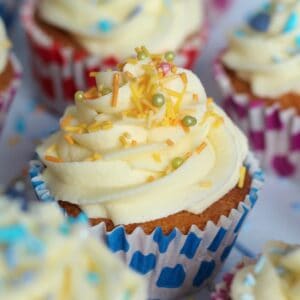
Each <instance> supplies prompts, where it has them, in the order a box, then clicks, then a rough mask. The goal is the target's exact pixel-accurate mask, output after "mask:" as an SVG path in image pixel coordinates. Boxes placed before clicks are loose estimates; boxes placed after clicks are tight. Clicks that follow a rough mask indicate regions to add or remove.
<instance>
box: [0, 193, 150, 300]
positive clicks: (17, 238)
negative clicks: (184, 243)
mask: <svg viewBox="0 0 300 300" xmlns="http://www.w3.org/2000/svg"><path fill="white" fill-rule="evenodd" d="M82 220H83V219H82V218H81V219H78V220H75V219H69V220H63V217H62V215H61V212H60V210H59V208H58V207H57V206H56V205H55V204H47V205H46V204H43V205H41V204H39V205H35V206H32V207H31V208H30V210H29V211H27V212H26V213H23V212H21V211H20V210H19V209H18V207H17V205H14V204H13V203H11V202H9V201H6V200H5V199H3V198H0V241H1V243H0V262H1V269H0V281H1V289H0V297H1V298H5V299H24V300H27V299H28V300H29V299H50V298H51V299H66V300H71V299H72V300H73V299H83V298H84V297H86V298H87V299H104V300H105V299H135V300H142V299H146V295H145V293H146V289H145V283H144V282H143V280H142V279H141V278H140V277H138V275H136V274H134V273H133V272H132V271H130V270H128V269H127V268H125V266H124V265H123V264H122V263H121V262H119V261H118V260H116V259H115V258H114V257H113V256H112V255H111V254H110V253H109V252H108V250H107V249H106V248H105V247H104V246H103V245H101V244H100V243H99V242H98V241H96V240H95V239H94V238H92V237H89V235H88V232H87V228H86V226H85V225H84V222H83V223H82Z"/></svg>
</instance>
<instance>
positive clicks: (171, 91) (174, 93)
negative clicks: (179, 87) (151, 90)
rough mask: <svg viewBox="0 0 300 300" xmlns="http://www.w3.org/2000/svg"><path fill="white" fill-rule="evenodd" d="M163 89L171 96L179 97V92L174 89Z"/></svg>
mask: <svg viewBox="0 0 300 300" xmlns="http://www.w3.org/2000/svg"><path fill="white" fill-rule="evenodd" d="M164 90H165V91H166V92H167V93H168V94H169V95H170V96H173V97H175V98H180V97H181V93H178V92H176V91H173V90H171V89H168V88H164Z"/></svg>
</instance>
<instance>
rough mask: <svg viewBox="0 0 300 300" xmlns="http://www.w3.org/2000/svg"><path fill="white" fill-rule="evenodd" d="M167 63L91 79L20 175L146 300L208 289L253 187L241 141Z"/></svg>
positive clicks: (129, 66) (142, 54) (146, 61)
mask: <svg viewBox="0 0 300 300" xmlns="http://www.w3.org/2000/svg"><path fill="white" fill-rule="evenodd" d="M173 58H174V53H172V52H166V53H165V54H163V55H158V54H151V53H149V51H148V50H147V49H146V48H137V55H136V57H135V58H130V59H128V60H127V62H124V63H123V64H122V65H121V66H120V69H119V70H117V71H106V72H99V73H95V74H94V77H95V81H96V84H95V86H94V87H93V88H91V89H90V90H88V91H86V92H83V91H78V92H77V93H76V96H75V106H70V107H68V108H67V109H66V111H65V114H64V116H63V117H62V119H61V121H60V130H59V131H58V132H57V133H55V134H53V135H52V136H50V137H49V138H48V139H47V140H45V141H44V142H43V144H41V145H40V146H39V147H38V149H37V153H38V157H39V159H40V161H33V162H32V163H31V170H30V175H31V177H32V184H33V186H34V188H35V191H36V192H37V195H38V197H39V198H40V199H41V200H43V201H51V200H55V201H58V202H59V204H60V205H61V206H62V207H63V208H64V209H65V210H66V213H67V214H68V215H71V216H76V215H78V214H79V213H81V211H84V212H85V213H86V214H87V215H88V217H89V219H90V223H91V225H93V228H92V231H93V233H94V234H95V235H97V236H98V238H100V239H103V240H105V241H106V243H107V245H108V247H109V248H110V249H111V250H112V251H113V252H115V253H116V254H117V255H118V256H120V257H121V258H122V259H124V261H126V263H127V264H128V265H129V266H131V267H132V268H133V269H135V270H136V271H138V272H140V273H141V274H143V275H145V277H146V278H147V279H148V282H149V297H150V298H154V299H157V298H163V299H174V298H176V297H179V296H181V295H183V294H186V293H189V292H192V291H194V290H197V289H199V288H201V287H203V286H204V285H205V284H207V283H208V282H209V281H210V280H211V279H212V277H213V275H214V274H215V272H216V271H217V270H218V268H219V266H220V265H221V263H222V262H223V261H224V259H225V258H226V257H227V255H228V254H229V252H230V249H231V247H232V245H233V243H234V241H235V239H236V237H237V233H238V231H239V229H240V226H241V224H242V223H243V221H244V219H245V217H246V215H247V214H248V212H249V211H250V210H251V208H252V206H253V205H254V203H255V202H256V199H257V192H258V189H259V187H260V185H261V181H262V174H261V171H260V170H259V168H258V165H257V162H256V161H255V160H254V158H253V157H252V156H251V154H249V152H248V145H247V141H246V138H245V137H244V135H243V134H242V133H241V132H240V130H239V129H238V128H237V127H236V126H235V125H234V124H233V123H232V122H231V120H230V119H229V118H228V117H227V116H226V114H225V113H224V112H223V111H222V110H221V109H220V108H219V107H218V106H217V105H216V104H215V103H214V102H213V101H212V99H210V98H207V96H206V94H205V91H204V88H203V86H202V84H201V82H200V81H199V79H198V78H197V76H196V75H195V74H194V73H192V72H191V71H189V70H187V69H183V68H179V67H177V66H176V65H175V64H174V63H173ZM172 274H176V276H172Z"/></svg>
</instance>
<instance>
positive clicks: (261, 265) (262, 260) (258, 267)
mask: <svg viewBox="0 0 300 300" xmlns="http://www.w3.org/2000/svg"><path fill="white" fill-rule="evenodd" d="M265 263H266V258H265V256H261V257H260V258H259V260H258V261H257V263H256V265H255V267H254V272H255V273H256V274H258V273H260V272H261V271H262V269H263V268H264V266H265Z"/></svg>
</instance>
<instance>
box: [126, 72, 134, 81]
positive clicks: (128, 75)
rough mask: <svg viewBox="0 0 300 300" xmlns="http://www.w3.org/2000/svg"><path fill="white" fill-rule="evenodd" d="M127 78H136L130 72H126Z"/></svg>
mask: <svg viewBox="0 0 300 300" xmlns="http://www.w3.org/2000/svg"><path fill="white" fill-rule="evenodd" d="M125 76H126V78H127V79H132V78H133V77H134V76H133V75H132V74H131V73H130V72H128V71H126V72H125Z"/></svg>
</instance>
